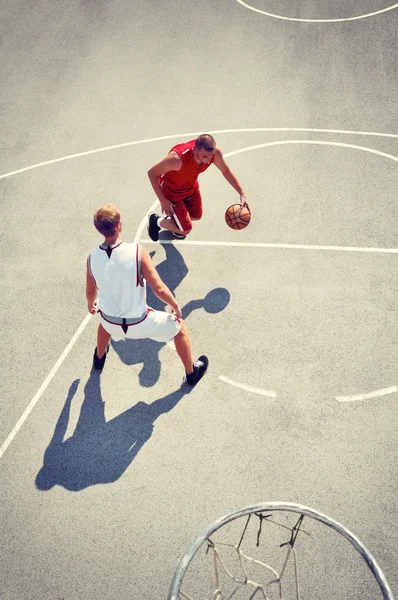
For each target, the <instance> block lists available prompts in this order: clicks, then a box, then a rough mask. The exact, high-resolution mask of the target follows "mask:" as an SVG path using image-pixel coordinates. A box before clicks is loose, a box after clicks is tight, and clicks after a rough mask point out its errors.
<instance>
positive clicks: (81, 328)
mask: <svg viewBox="0 0 398 600" xmlns="http://www.w3.org/2000/svg"><path fill="white" fill-rule="evenodd" d="M243 131H245V130H243ZM213 133H215V132H213ZM219 133H220V132H219ZM186 135H195V134H186ZM376 135H383V134H376ZM174 137H177V136H175V135H171V136H164V137H161V138H151V139H149V140H141V141H137V142H132V143H129V144H122V145H121V146H128V145H133V144H139V143H141V144H143V143H145V142H146V141H157V140H162V139H170V138H174ZM394 137H398V136H394ZM286 144H317V145H329V146H339V147H344V148H353V149H356V150H363V151H364V152H370V153H371V154H377V155H379V156H382V157H385V158H390V159H391V160H394V161H398V158H397V157H396V156H393V155H392V154H387V153H386V152H381V151H379V150H374V149H372V148H367V147H365V146H357V145H354V144H345V143H342V142H327V141H314V140H282V141H278V142H265V143H263V144H255V145H254V146H247V147H245V148H240V149H239V150H233V151H232V152H228V153H227V154H225V157H228V156H234V155H236V154H241V153H243V152H249V151H250V150H257V149H259V148H265V147H270V146H281V145H286ZM121 146H109V147H107V148H106V149H107V150H108V149H113V148H116V147H121ZM102 150H103V151H104V150H105V149H102ZM98 151H99V150H98ZM98 151H89V152H86V153H80V154H75V155H71V156H69V157H64V158H63V159H55V160H53V161H48V162H47V163H40V164H39V165H33V166H31V167H26V168H25V169H20V170H19V171H13V172H12V173H8V174H6V175H2V176H1V177H0V179H4V178H5V177H8V176H10V175H14V174H16V173H20V172H22V171H27V170H31V169H33V168H38V167H39V166H44V165H46V164H50V163H54V162H60V161H61V160H67V159H68V158H76V157H77V156H85V155H87V154H93V153H94V152H98ZM157 204H158V200H157V199H156V200H155V202H154V203H153V204H152V205H151V208H150V209H149V210H148V211H147V212H146V214H145V216H144V218H143V219H142V221H141V223H140V225H139V228H138V230H137V233H136V235H135V237H134V241H135V242H136V241H137V240H139V239H140V235H141V233H142V230H143V229H144V227H145V223H146V219H147V215H148V213H149V212H150V211H151V210H153V208H154V207H155V206H156V205H157ZM91 316H92V315H91V314H88V315H87V316H86V317H85V318H84V319H83V321H82V323H81V324H80V326H79V328H78V329H77V331H76V333H75V334H74V335H73V337H72V339H71V341H70V342H69V344H68V345H67V346H66V348H65V350H64V351H63V352H62V354H61V356H60V357H59V359H58V360H57V362H56V363H55V365H54V367H53V368H52V369H51V371H50V373H49V374H48V376H47V377H46V379H45V380H44V382H43V383H42V385H41V386H40V388H39V390H38V391H37V392H36V394H35V396H34V397H33V398H32V400H31V401H30V403H29V404H28V406H27V407H26V409H25V411H24V412H23V414H22V416H21V417H20V419H19V420H18V422H17V424H16V425H15V427H14V428H13V430H12V431H11V433H10V434H9V435H8V437H7V439H6V440H5V442H4V443H3V445H2V446H1V448H0V459H1V457H2V456H3V454H4V452H5V451H6V450H7V448H8V446H9V445H10V444H11V442H12V440H13V439H14V438H15V436H16V435H17V433H18V431H19V430H20V428H21V427H22V425H23V424H24V422H25V421H26V419H27V418H28V416H29V414H30V413H31V412H32V410H33V408H34V407H35V405H36V404H37V402H38V401H39V399H40V398H41V396H42V395H43V393H44V391H45V390H46V388H47V387H48V385H49V383H50V382H51V380H52V379H53V377H54V375H55V374H56V373H57V371H58V369H59V368H60V366H61V365H62V363H63V361H64V360H65V358H66V357H67V356H68V354H69V352H70V350H71V349H72V348H73V346H74V345H75V343H76V341H77V340H78V338H79V337H80V335H81V333H82V332H83V331H84V329H85V327H86V325H87V323H88V322H89V321H90V319H91Z"/></svg>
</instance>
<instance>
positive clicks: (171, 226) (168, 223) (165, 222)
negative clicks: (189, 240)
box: [159, 218, 191, 235]
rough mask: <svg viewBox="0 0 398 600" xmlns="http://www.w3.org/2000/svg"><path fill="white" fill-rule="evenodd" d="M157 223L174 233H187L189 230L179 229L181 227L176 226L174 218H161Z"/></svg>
mask: <svg viewBox="0 0 398 600" xmlns="http://www.w3.org/2000/svg"><path fill="white" fill-rule="evenodd" d="M159 224H160V226H161V227H162V228H163V229H167V230H168V231H174V233H181V235H188V233H189V232H190V231H191V230H188V231H181V229H179V228H178V225H176V224H175V222H174V219H166V218H165V219H162V220H161V221H160V223H159Z"/></svg>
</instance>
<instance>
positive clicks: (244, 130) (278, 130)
mask: <svg viewBox="0 0 398 600" xmlns="http://www.w3.org/2000/svg"><path fill="white" fill-rule="evenodd" d="M261 132H264V133H266V132H268V133H270V132H276V133H283V132H287V133H289V132H301V133H328V134H339V135H359V136H362V135H365V136H374V137H384V138H398V133H379V132H377V131H352V130H350V129H307V128H305V127H249V128H241V129H216V130H210V133H212V134H214V135H216V134H218V133H221V134H222V133H261ZM201 133H203V131H194V132H192V131H191V132H188V133H176V134H174V133H173V134H172V135H162V136H159V137H153V138H146V139H144V140H135V141H133V142H125V143H123V144H114V145H113V146H104V147H102V148H96V149H95V150H86V151H85V152H78V153H77V154H68V155H67V156H62V157H60V158H53V159H51V160H46V161H43V162H39V163H36V164H34V165H30V166H28V167H23V168H22V169H17V170H16V171H9V172H8V173H4V174H3V175H0V179H5V178H6V177H11V176H12V175H17V174H18V173H24V172H25V171H32V170H33V169H38V168H39V167H46V166H47V165H53V164H55V163H59V162H63V161H66V160H71V159H73V158H81V157H82V156H89V155H90V154H97V153H100V152H108V151H110V150H118V149H119V148H127V147H129V146H138V145H140V144H149V143H150V142H161V141H163V140H172V139H175V138H179V137H189V136H198V135H200V134H201ZM225 156H228V155H227V154H226V155H225Z"/></svg>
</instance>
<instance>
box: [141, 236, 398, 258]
mask: <svg viewBox="0 0 398 600" xmlns="http://www.w3.org/2000/svg"><path fill="white" fill-rule="evenodd" d="M141 242H142V243H143V244H158V243H159V244H174V245H175V244H177V245H180V244H181V245H182V246H186V245H188V246H231V247H232V246H236V247H238V248H286V249H291V250H333V251H338V252H375V253H380V254H398V248H370V247H366V246H365V247H360V246H311V245H306V244H272V243H269V244H268V243H266V242H264V243H262V242H215V241H207V240H204V241H200V240H159V242H153V241H152V240H150V239H147V240H145V239H144V240H143V239H142V240H141Z"/></svg>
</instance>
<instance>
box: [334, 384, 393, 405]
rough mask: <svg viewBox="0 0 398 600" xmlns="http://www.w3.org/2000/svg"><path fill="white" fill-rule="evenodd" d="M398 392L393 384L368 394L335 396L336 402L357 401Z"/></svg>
mask: <svg viewBox="0 0 398 600" xmlns="http://www.w3.org/2000/svg"><path fill="white" fill-rule="evenodd" d="M395 392H398V388H397V387H396V386H395V385H393V386H391V387H388V388H384V389H382V390H376V391H374V392H369V393H368V394H356V395H354V396H335V398H336V400H337V402H358V401H359V400H369V399H371V398H379V397H380V396H386V395H387V394H394V393H395Z"/></svg>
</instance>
